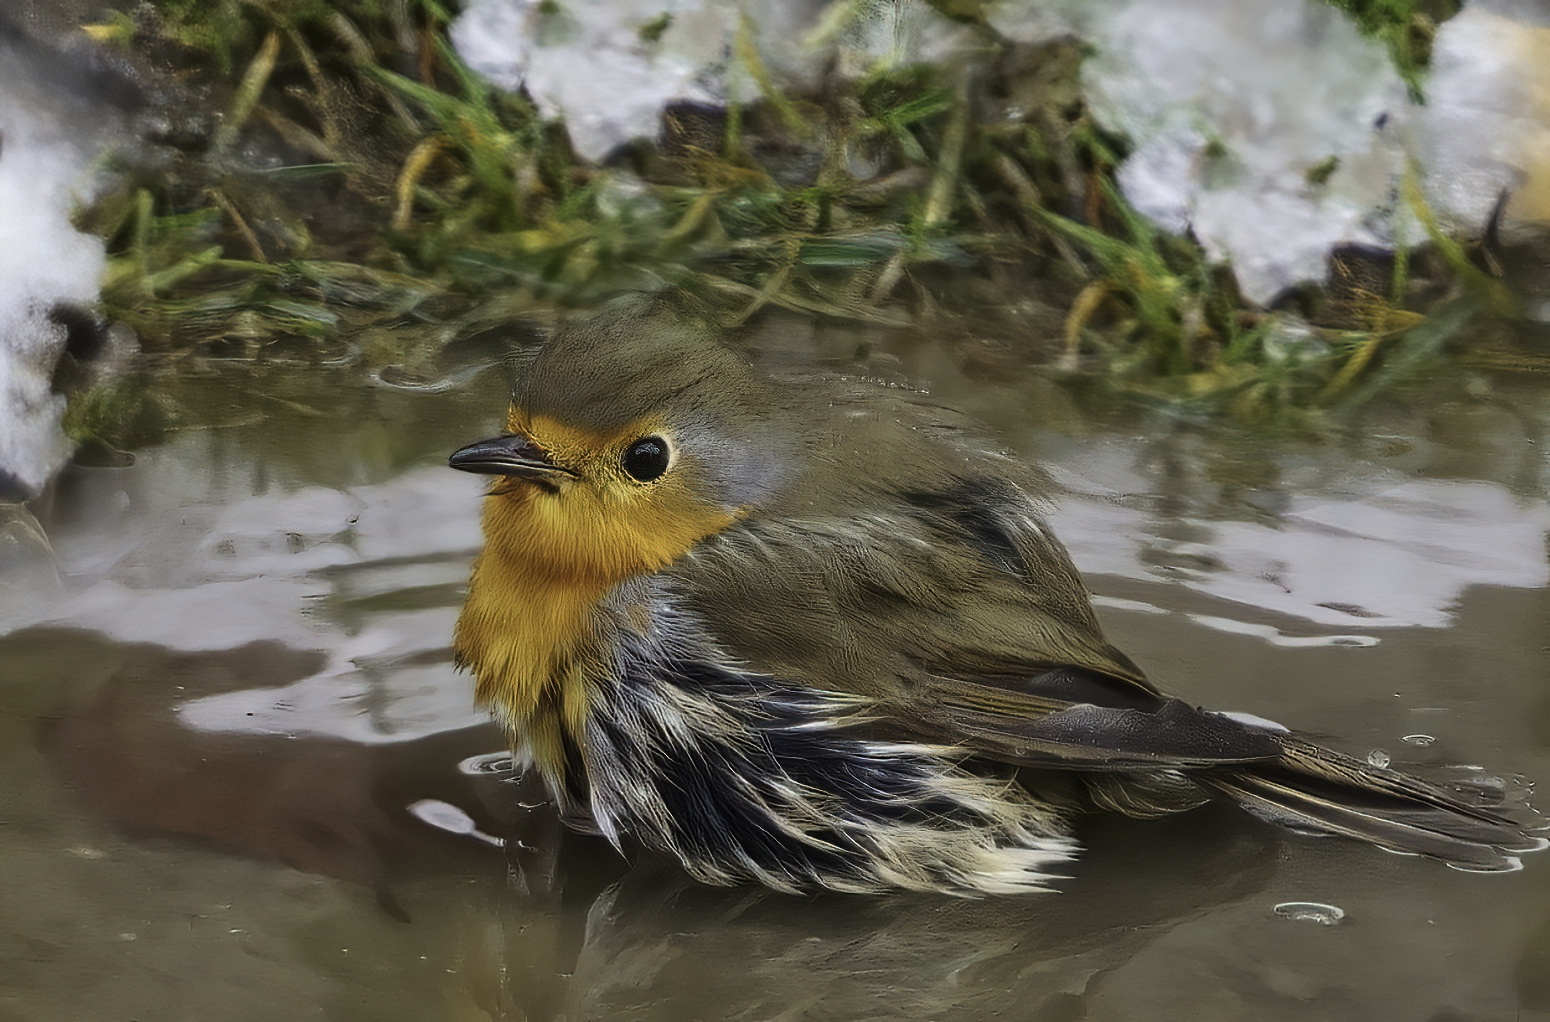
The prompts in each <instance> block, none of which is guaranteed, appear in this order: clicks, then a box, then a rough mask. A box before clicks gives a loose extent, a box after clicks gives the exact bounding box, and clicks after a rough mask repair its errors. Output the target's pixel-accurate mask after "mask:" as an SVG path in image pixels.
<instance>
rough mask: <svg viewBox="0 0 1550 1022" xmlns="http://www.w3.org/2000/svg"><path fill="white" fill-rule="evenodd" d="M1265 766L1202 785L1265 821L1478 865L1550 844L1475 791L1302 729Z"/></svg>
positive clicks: (1505, 866) (1209, 776) (1206, 776)
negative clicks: (1369, 757) (1386, 764)
mask: <svg viewBox="0 0 1550 1022" xmlns="http://www.w3.org/2000/svg"><path fill="white" fill-rule="evenodd" d="M1278 737H1280V739H1281V741H1282V744H1283V746H1284V747H1285V750H1286V751H1285V754H1284V755H1283V756H1282V757H1281V759H1279V760H1277V761H1275V762H1272V763H1264V764H1254V765H1252V766H1243V767H1239V768H1231V769H1222V770H1215V771H1209V772H1205V773H1202V774H1199V775H1196V776H1197V779H1198V780H1199V781H1201V782H1202V783H1205V784H1208V785H1210V786H1211V787H1213V788H1215V789H1216V790H1217V791H1220V792H1222V793H1223V794H1224V795H1226V796H1228V797H1229V798H1231V799H1232V800H1233V801H1235V802H1237V803H1238V804H1239V805H1240V806H1242V807H1243V808H1244V809H1246V810H1248V811H1249V812H1250V813H1253V814H1254V815H1255V816H1258V817H1260V818H1261V819H1264V820H1268V821H1269V822H1271V823H1276V824H1280V825H1281V826H1284V827H1291V828H1293V829H1297V830H1314V831H1320V832H1323V833H1330V834H1339V835H1343V836H1345V837H1353V838H1357V839H1358V840H1362V841H1369V842H1371V843H1373V844H1375V845H1379V846H1380V847H1383V848H1387V849H1390V850H1392V851H1396V852H1408V853H1412V854H1418V855H1428V856H1431V857H1432V858H1434V859H1441V860H1443V861H1444V862H1446V863H1448V864H1449V865H1452V866H1456V867H1458V868H1460V869H1471V870H1489V871H1495V870H1509V869H1516V868H1518V866H1519V865H1520V862H1519V858H1518V857H1519V856H1520V855H1522V854H1523V853H1525V852H1532V851H1538V850H1540V849H1542V848H1545V847H1546V846H1547V845H1550V841H1547V840H1546V839H1545V838H1543V837H1538V836H1535V835H1532V834H1530V833H1529V832H1528V831H1527V829H1525V827H1524V826H1523V825H1522V824H1520V823H1519V822H1517V821H1515V820H1513V819H1511V818H1509V817H1508V816H1506V815H1504V814H1503V813H1501V812H1499V811H1497V810H1496V809H1494V808H1491V807H1489V806H1487V805H1484V804H1482V803H1481V800H1478V799H1476V800H1475V804H1470V800H1469V798H1468V796H1466V795H1463V794H1461V793H1454V792H1450V791H1446V790H1444V789H1442V788H1440V787H1437V786H1436V785H1432V784H1428V783H1427V782H1425V781H1422V780H1420V779H1419V778H1415V777H1410V776H1408V775H1406V774H1402V773H1399V772H1398V771H1395V770H1388V769H1385V768H1382V767H1375V766H1372V765H1371V764H1369V763H1365V762H1363V761H1361V760H1358V759H1353V758H1351V757H1350V756H1345V755H1342V754H1341V753H1338V752H1334V751H1332V750H1330V749H1326V748H1323V747H1322V746H1319V745H1315V744H1314V743H1313V742H1310V741H1308V740H1307V739H1304V738H1300V737H1298V736H1296V735H1282V736H1278Z"/></svg>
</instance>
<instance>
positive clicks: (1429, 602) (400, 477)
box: [0, 335, 1550, 1022]
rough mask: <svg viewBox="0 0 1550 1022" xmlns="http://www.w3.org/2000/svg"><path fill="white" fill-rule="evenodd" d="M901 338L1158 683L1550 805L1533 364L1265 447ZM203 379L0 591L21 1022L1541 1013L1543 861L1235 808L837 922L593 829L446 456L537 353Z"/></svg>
mask: <svg viewBox="0 0 1550 1022" xmlns="http://www.w3.org/2000/svg"><path fill="white" fill-rule="evenodd" d="M853 340H854V339H853V338H846V337H845V336H843V335H842V336H839V337H838V338H836V337H834V336H830V335H825V336H823V337H820V338H819V340H818V341H817V342H815V343H817V344H818V346H819V347H820V348H822V349H823V350H824V351H843V350H850V349H853V348H854V346H855V345H854V343H853ZM876 340H877V339H876V338H871V339H869V343H872V342H875V341H876ZM879 350H880V351H881V352H882V354H881V355H879V356H877V357H878V358H879V359H881V363H880V364H882V365H883V366H884V368H885V369H886V370H887V371H895V370H897V371H899V372H902V373H904V374H906V375H908V376H910V377H911V378H914V379H917V380H925V381H928V382H929V383H930V384H931V386H932V387H933V388H934V389H935V390H936V391H938V392H939V393H940V394H941V395H942V396H943V399H944V400H946V401H948V402H950V403H954V404H958V405H960V406H966V407H967V408H969V409H970V410H971V411H973V412H974V413H975V414H977V415H978V416H980V417H981V418H982V419H983V420H984V421H986V422H987V423H988V424H989V425H990V426H991V428H993V429H995V430H996V431H997V432H998V433H999V434H1000V435H1001V436H1003V437H1004V438H1005V440H1006V443H1007V444H1008V445H1009V446H1010V447H1012V448H1014V449H1016V450H1018V451H1020V452H1022V453H1023V454H1025V455H1026V456H1028V457H1036V458H1039V459H1040V460H1042V461H1043V462H1044V463H1045V464H1046V465H1048V466H1049V468H1050V471H1051V474H1052V476H1053V478H1054V479H1055V481H1056V484H1057V493H1056V497H1057V500H1056V507H1055V510H1054V512H1053V515H1052V517H1053V521H1054V523H1055V525H1056V528H1057V530H1058V531H1059V532H1060V534H1061V535H1062V536H1063V538H1064V539H1065V540H1066V542H1067V543H1068V545H1069V546H1070V547H1071V549H1072V552H1073V555H1074V557H1075V559H1076V561H1077V563H1078V565H1079V566H1081V567H1082V568H1083V569H1084V571H1085V572H1086V573H1087V575H1088V578H1089V581H1090V583H1091V585H1092V587H1093V589H1094V591H1095V592H1096V593H1097V595H1098V598H1099V610H1100V614H1101V616H1102V618H1103V620H1104V624H1105V626H1106V628H1107V629H1108V631H1109V633H1110V635H1111V637H1112V638H1113V639H1114V640H1115V641H1116V643H1117V644H1118V645H1120V646H1121V647H1122V648H1124V649H1126V650H1127V651H1128V652H1130V653H1131V654H1132V655H1133V656H1134V657H1135V658H1136V659H1137V660H1138V661H1139V662H1140V663H1141V664H1143V665H1144V666H1145V667H1146V668H1147V669H1148V670H1149V671H1150V672H1151V673H1152V674H1153V675H1154V676H1155V677H1156V678H1157V679H1158V680H1159V681H1160V682H1161V683H1162V684H1163V685H1164V686H1165V687H1167V688H1169V689H1171V690H1172V691H1174V692H1177V693H1179V694H1181V695H1183V696H1185V697H1187V698H1189V699H1191V700H1193V701H1195V702H1198V703H1201V704H1203V705H1206V706H1209V707H1213V708H1218V709H1228V710H1239V711H1248V712H1253V713H1256V714H1259V715H1262V716H1265V717H1269V718H1272V719H1275V720H1278V721H1280V722H1282V723H1285V724H1287V725H1290V726H1293V727H1297V728H1301V729H1306V730H1309V731H1313V732H1315V733H1321V734H1326V735H1330V736H1333V738H1332V740H1333V741H1335V742H1336V743H1337V744H1338V745H1339V746H1340V747H1341V748H1343V749H1346V750H1347V751H1351V752H1354V753H1356V754H1359V755H1364V754H1369V753H1370V754H1372V755H1374V756H1379V757H1382V756H1387V757H1389V758H1390V759H1391V760H1392V761H1393V762H1394V763H1395V764H1396V765H1402V766H1408V767H1413V768H1419V769H1423V770H1427V771H1430V772H1431V773H1432V774H1433V775H1434V776H1456V775H1462V774H1471V773H1478V772H1480V771H1483V772H1485V773H1487V774H1489V775H1491V776H1495V777H1500V778H1502V781H1503V784H1504V785H1505V786H1506V787H1507V788H1508V790H1509V791H1510V792H1511V793H1513V795H1514V796H1515V797H1527V798H1528V799H1529V800H1530V801H1532V800H1533V795H1532V792H1531V787H1532V782H1533V780H1534V779H1538V780H1540V781H1541V782H1546V781H1550V653H1547V645H1550V624H1547V623H1550V588H1547V580H1550V565H1547V558H1546V543H1545V537H1546V532H1547V530H1550V500H1547V492H1546V468H1547V463H1546V455H1545V451H1546V445H1547V444H1550V429H1547V428H1546V412H1547V411H1550V402H1547V400H1546V398H1545V397H1544V396H1543V394H1542V391H1543V389H1544V388H1543V387H1542V385H1539V384H1538V383H1537V382H1534V381H1530V382H1529V383H1525V384H1521V385H1517V386H1516V387H1515V386H1514V385H1512V384H1510V383H1509V384H1507V385H1504V386H1502V387H1500V388H1498V389H1497V390H1495V391H1493V392H1492V393H1491V394H1489V395H1486V396H1483V397H1482V396H1478V395H1477V396H1476V397H1473V398H1469V399H1464V398H1457V399H1447V400H1442V401H1437V402H1432V403H1429V404H1426V405H1412V406H1408V407H1407V406H1404V405H1402V404H1396V405H1394V406H1393V407H1391V408H1389V409H1388V410H1386V411H1384V412H1374V413H1372V414H1370V415H1369V416H1367V418H1366V419H1365V420H1364V421H1363V422H1362V424H1361V425H1360V426H1359V427H1356V428H1352V429H1348V430H1346V431H1343V432H1337V433H1334V434H1331V435H1328V436H1325V437H1323V438H1320V439H1310V438H1307V437H1303V438H1285V437H1282V438H1276V437H1269V436H1265V435H1262V434H1250V433H1245V432H1241V431H1235V430H1230V429H1224V428H1214V429H1205V428H1197V427H1192V426H1187V425H1183V424H1180V423H1178V422H1175V421H1172V420H1169V419H1167V418H1164V417H1160V416H1148V415H1144V414H1140V413H1120V412H1111V413H1104V414H1095V413H1092V412H1084V411H1081V410H1079V409H1078V407H1077V406H1076V405H1075V404H1073V402H1072V401H1071V400H1070V399H1069V398H1068V397H1067V396H1066V395H1065V392H1064V391H1062V390H1061V389H1060V388H1058V387H1056V386H1053V385H1051V384H1049V383H1048V382H1046V381H1043V380H1041V379H1040V378H1039V377H1037V376H1035V375H1029V374H1020V373H1017V372H1005V371H1001V370H999V369H997V370H991V371H987V370H986V368H985V367H984V366H983V365H980V364H978V363H976V362H974V361H973V360H971V361H970V362H969V363H968V364H969V365H970V367H971V368H970V370H967V371H966V370H965V369H964V365H965V362H964V360H963V359H961V358H959V357H955V356H951V355H949V354H947V353H946V352H945V351H944V349H943V348H942V347H941V346H940V345H933V344H926V343H909V342H902V341H901V342H897V343H895V344H894V345H893V347H892V348H890V347H889V344H888V343H883V344H882V346H881V348H880V349H879ZM895 359H897V361H895ZM209 369H210V372H209V373H208V374H207V375H202V376H194V377H187V378H181V379H178V380H175V381H171V382H168V383H165V384H164V385H165V386H167V387H169V388H171V389H173V390H175V391H176V397H177V399H178V400H179V401H181V402H182V403H183V406H184V407H186V408H191V409H196V410H197V413H196V414H192V415H187V416H185V418H184V421H185V423H189V424H186V425H184V427H183V428H181V429H179V430H178V431H176V432H175V433H172V434H169V436H168V437H167V438H166V439H165V441H164V442H162V443H161V444H159V445H157V446H154V447H151V448H148V449H146V450H143V451H141V452H140V453H139V456H138V458H137V461H136V463H135V464H134V465H133V466H132V467H127V468H116V469H84V468H77V469H72V470H71V471H70V472H69V473H67V475H66V476H65V477H64V478H62V479H61V480H60V482H59V485H58V487H57V489H56V493H55V495H54V500H53V504H52V507H51V509H50V512H49V515H48V529H49V538H50V540H51V543H52V549H53V553H52V556H51V557H45V556H43V555H42V554H41V553H39V554H37V556H34V557H31V558H30V559H26V558H24V559H22V561H21V562H19V563H13V564H11V565H10V566H9V567H8V568H7V571H8V575H7V577H6V578H5V579H4V580H3V585H0V602H3V609H0V764H3V772H4V773H3V776H4V783H3V785H0V1019H18V1020H29V1022H30V1020H54V1019H88V1018H89V1019H164V1020H168V1019H223V1020H246V1019H254V1020H259V1019H305V1018H320V1019H376V1020H385V1019H416V1020H433V1019H450V1020H464V1019H484V1018H497V1019H522V1018H532V1019H558V1018H564V1019H569V1020H580V1019H664V1020H667V1019H671V1020H685V1019H707V1020H712V1019H747V1020H764V1019H770V1020H774V1019H837V1020H840V1019H843V1020H861V1019H879V1020H881V1019H932V1020H936V1019H966V1020H977V1019H993V1018H994V1019H1043V1020H1066V1019H1092V1020H1120V1019H1126V1020H1128V1019H1245V1018H1253V1019H1363V1020H1369V1019H1414V1020H1438V1022H1441V1020H1445V1019H1446V1020H1455V1019H1520V1018H1521V1019H1529V1018H1550V854H1545V855H1540V856H1537V857H1535V856H1531V857H1529V858H1528V860H1527V861H1526V863H1525V868H1524V869H1523V870H1521V871H1519V872H1515V873H1509V874H1500V875H1476V874H1468V873H1462V872H1458V871H1455V870H1452V869H1449V868H1446V867H1444V866H1442V865H1439V864H1437V863H1433V862H1428V861H1424V860H1420V859H1415V858H1406V857H1401V856H1396V855H1390V854H1385V853H1383V852H1380V851H1376V850H1374V849H1371V848H1368V847H1364V846H1361V845H1357V844H1353V843H1348V842H1344V841H1338V840H1332V839H1318V838H1313V837H1306V836H1299V835H1295V834H1288V833H1284V832H1281V831H1277V830H1274V829H1272V828H1269V827H1266V826H1263V825H1261V824H1258V823H1256V822H1254V821H1252V820H1249V819H1247V818H1245V817H1244V816H1242V815H1241V814H1238V813H1236V812H1233V811H1229V810H1226V809H1219V808H1208V809H1205V810H1202V811H1199V812H1196V813H1191V814H1187V815H1184V816H1181V817H1176V818H1173V819H1169V820H1165V821H1160V822H1140V821H1128V820H1120V819H1114V818H1103V817H1094V818H1092V819H1090V820H1088V821H1086V822H1085V823H1084V824H1083V826H1082V828H1081V831H1080V836H1081V838H1082V840H1083V842H1084V844H1085V846H1086V853H1085V855H1084V857H1083V858H1082V859H1081V860H1080V862H1078V863H1077V864H1076V865H1075V866H1074V867H1073V868H1072V869H1071V871H1070V872H1071V878H1070V879H1069V880H1068V881H1065V882H1064V883H1062V884H1061V885H1060V893H1058V894H1048V895H1032V896H1024V897H1016V898H999V899H989V900H981V901H970V900H960V899H954V898H946V897H926V896H918V895H894V896H887V897H875V898H847V897H826V898H805V899H804V898H791V897H785V896H781V895H775V894H769V893H765V892H762V891H759V890H753V889H746V888H744V889H731V890H722V889H711V888H705V887H700V886H697V885H695V884H692V883H689V882H686V881H684V880H683V879H682V878H681V877H679V876H677V875H676V874H675V873H674V872H673V871H672V870H670V869H665V868H662V867H661V866H660V865H659V864H653V863H646V862H639V863H634V864H631V863H627V862H624V861H622V860H620V859H619V858H618V857H617V856H615V855H614V853H613V852H612V851H610V850H609V849H607V848H606V847H600V846H599V845H598V844H597V843H596V842H593V841H589V840H585V839H579V838H575V837H564V836H562V835H560V834H559V833H558V832H557V831H556V829H555V827H554V824H553V821H552V820H551V819H549V818H548V816H547V815H546V813H545V810H544V808H543V806H542V805H541V799H540V798H539V797H537V795H536V794H535V793H534V792H533V791H532V790H530V789H529V788H527V787H525V786H524V785H523V784H522V783H521V782H520V781H516V780H513V779H511V778H510V777H509V776H508V775H506V774H505V773H503V772H502V771H501V764H500V762H499V760H498V755H497V754H498V753H499V749H500V737H499V735H498V734H497V733H496V732H495V731H494V730H493V729H492V728H491V727H490V726H489V725H488V724H487V723H485V722H484V721H483V719H482V718H481V715H480V714H479V713H478V712H477V711H476V710H475V709H474V708H473V707H472V706H471V694H470V688H471V687H470V683H469V680H468V679H467V678H466V677H464V676H462V675H459V674H458V673H456V672H455V671H454V670H453V669H452V666H451V664H450V660H449V651H448V648H447V646H448V642H449V636H450V631H451V626H452V622H453V620H454V617H455V615H456V613H457V606H458V601H459V599H460V593H461V589H460V587H461V585H462V582H463V580H464V577H465V575H466V571H467V567H468V563H469V559H470V558H471V556H472V554H473V552H474V551H475V549H476V548H477V545H478V542H479V535H478V528H477V511H478V505H479V492H480V488H481V481H480V480H479V479H476V478H473V477H470V476H466V475H462V474H459V473H456V472H452V471H450V470H448V469H446V468H445V467H444V458H445V455H446V453H447V452H448V451H450V450H452V449H453V448H455V447H457V446H459V445H460V444H462V443H464V442H467V441H469V440H472V439H476V438H478V437H480V436H484V435H486V434H488V433H489V432H491V431H492V430H493V429H494V428H496V426H497V424H498V422H499V420H500V415H501V411H502V403H503V393H504V387H505V384H504V381H503V380H502V379H501V375H500V373H499V372H494V371H492V372H487V373H484V374H482V375H480V376H478V377H476V378H474V379H473V380H472V381H471V382H467V383H464V384H461V385H459V386H456V387H453V388H450V389H437V388H427V389H423V390H413V389H400V388H396V387H391V386H387V385H385V384H383V383H380V382H373V381H372V380H370V379H368V378H366V377H364V376H363V375H362V374H359V373H356V372H353V371H349V370H316V369H282V368H271V369H268V370H266V371H264V372H262V373H256V372H255V371H254V370H253V369H251V368H250V367H245V366H240V365H237V366H225V367H223V366H222V365H220V364H217V363H212V364H211V365H210V367H209ZM507 837H510V838H512V841H511V843H510V847H511V848H512V854H511V855H509V856H508V854H507V853H506V851H505V850H504V849H503V848H502V847H501V846H500V841H501V839H503V838H507ZM1298 903H1307V904H1309V905H1312V906H1314V907H1312V908H1304V909H1296V908H1290V907H1288V906H1291V905H1296V904H1298ZM1278 907H1279V910H1278ZM1337 910H1338V911H1337ZM1336 915H1339V916H1340V918H1339V920H1338V921H1337V922H1331V920H1332V919H1333V918H1334V917H1335V916H1336Z"/></svg>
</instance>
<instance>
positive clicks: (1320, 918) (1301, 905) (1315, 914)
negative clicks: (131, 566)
mask: <svg viewBox="0 0 1550 1022" xmlns="http://www.w3.org/2000/svg"><path fill="white" fill-rule="evenodd" d="M1275 913H1276V915H1278V916H1280V917H1281V918H1282V919H1290V920H1292V922H1294V923H1318V924H1319V925H1320V926H1334V925H1335V924H1337V923H1339V922H1340V921H1341V920H1342V919H1344V918H1345V909H1343V908H1340V907H1339V906H1338V905H1324V904H1321V903H1319V902H1317V901H1283V902H1281V904H1279V905H1277V906H1276V907H1275Z"/></svg>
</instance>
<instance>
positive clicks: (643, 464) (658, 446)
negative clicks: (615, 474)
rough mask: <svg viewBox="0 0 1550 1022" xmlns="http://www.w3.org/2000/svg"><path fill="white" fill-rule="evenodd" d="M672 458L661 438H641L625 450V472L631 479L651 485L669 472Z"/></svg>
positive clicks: (664, 441) (669, 450) (665, 442)
mask: <svg viewBox="0 0 1550 1022" xmlns="http://www.w3.org/2000/svg"><path fill="white" fill-rule="evenodd" d="M672 458H673V454H672V450H671V449H670V448H669V447H668V446H667V441H666V440H664V439H662V438H661V437H659V436H646V437H641V438H640V439H639V440H637V441H635V442H634V443H633V444H631V445H630V446H629V447H628V448H627V449H626V450H625V452H624V470H625V471H626V472H628V473H629V474H630V476H631V478H633V479H636V480H638V481H640V482H643V483H649V482H651V480H653V479H655V478H657V477H658V476H660V475H661V474H662V473H663V472H666V471H667V466H668V463H669V462H670V461H672Z"/></svg>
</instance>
